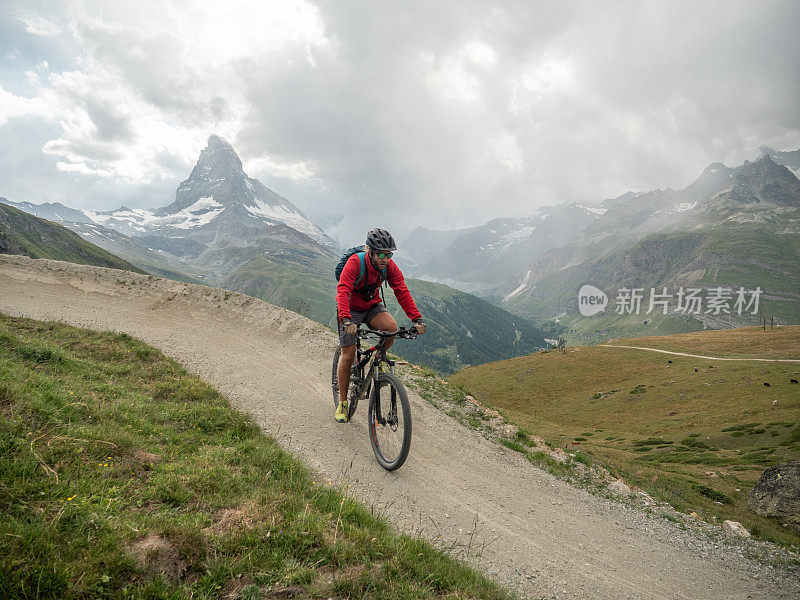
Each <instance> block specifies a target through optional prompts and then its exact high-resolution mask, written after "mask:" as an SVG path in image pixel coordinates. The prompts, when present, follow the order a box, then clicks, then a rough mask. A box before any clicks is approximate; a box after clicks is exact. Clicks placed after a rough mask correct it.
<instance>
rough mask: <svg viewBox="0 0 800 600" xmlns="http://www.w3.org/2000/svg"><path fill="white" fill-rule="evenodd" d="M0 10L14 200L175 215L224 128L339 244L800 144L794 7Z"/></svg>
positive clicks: (342, 5)
mask: <svg viewBox="0 0 800 600" xmlns="http://www.w3.org/2000/svg"><path fill="white" fill-rule="evenodd" d="M11 8H12V10H11V11H10V14H11V15H12V18H11V20H7V21H5V22H3V24H2V27H3V28H4V32H5V33H7V34H8V35H6V36H5V37H6V39H9V40H11V41H12V42H13V43H14V44H15V46H16V47H9V48H5V49H4V51H3V52H2V55H3V56H4V58H3V59H2V60H3V63H2V64H3V70H2V71H0V73H2V79H0V143H3V141H4V140H9V141H10V140H14V141H15V143H18V144H21V147H19V148H17V149H16V150H17V151H18V152H22V153H27V154H28V155H30V156H31V157H33V156H38V157H39V159H38V160H33V159H31V160H25V161H21V160H19V159H18V158H15V159H12V158H10V157H8V156H6V157H5V158H0V175H2V179H0V180H3V181H5V182H7V183H6V185H7V186H8V189H4V190H0V194H2V195H5V196H8V197H10V198H11V199H13V200H32V201H41V200H40V198H41V197H42V196H46V197H47V198H48V199H50V200H62V201H65V202H67V203H71V204H72V205H74V206H82V207H91V208H96V209H107V208H114V207H116V206H118V205H119V204H121V203H122V200H124V201H125V203H127V204H128V205H134V206H158V205H164V204H167V203H168V202H169V201H170V200H171V196H172V195H173V194H174V190H175V187H176V186H177V183H178V182H179V181H180V180H182V179H184V178H185V177H186V176H187V175H188V173H189V170H190V169H191V167H192V165H193V163H194V161H195V160H196V158H197V155H198V154H199V151H200V150H201V149H202V148H203V147H204V145H205V140H206V139H207V137H208V135H209V134H211V133H217V134H219V135H222V136H223V137H225V138H227V139H228V140H229V141H230V142H231V143H232V144H234V147H235V148H236V149H237V151H238V152H239V153H240V155H241V157H242V160H243V162H244V164H245V168H246V169H247V170H248V172H249V174H250V175H251V176H254V177H258V178H260V179H262V181H264V183H265V184H266V185H268V186H269V187H272V188H273V189H275V191H277V192H279V193H281V194H283V195H285V196H287V197H288V198H290V199H291V200H292V201H293V202H294V203H295V204H297V205H298V206H300V207H301V208H302V209H303V210H304V211H305V212H306V213H307V214H309V216H311V217H312V218H315V219H318V220H319V221H320V222H322V223H325V224H328V223H337V225H336V233H337V235H339V236H341V238H342V239H343V240H344V241H346V242H349V241H350V240H352V239H357V238H360V237H362V236H363V232H364V231H365V230H366V229H368V228H370V227H373V226H376V225H380V226H384V227H387V228H390V229H393V230H396V231H397V232H398V233H401V234H402V233H405V232H408V231H410V230H411V229H412V228H413V227H415V226H417V225H425V226H428V227H433V228H449V227H458V226H466V225H472V224H477V223H482V222H485V221H487V220H489V219H491V218H495V217H498V216H511V215H525V214H530V213H532V212H533V211H534V210H535V209H536V208H537V207H539V206H542V205H544V204H553V203H559V202H569V201H583V202H587V201H593V200H601V199H603V198H607V197H612V196H615V195H618V194H621V193H623V192H625V191H627V190H629V189H634V190H648V189H652V188H655V187H666V186H672V187H679V186H683V185H686V184H688V183H689V182H690V181H691V180H692V179H693V178H694V177H696V176H697V175H698V174H699V172H700V171H702V169H703V168H704V167H705V166H706V165H707V164H708V163H710V162H714V161H724V162H727V163H728V164H731V165H735V164H738V163H740V162H741V161H742V160H743V159H745V158H752V157H753V156H754V154H755V152H756V151H757V148H758V147H759V146H764V145H767V146H772V147H776V148H779V149H780V148H782V149H796V148H798V147H800V111H798V110H797V104H796V98H798V97H800V76H799V75H798V69H797V65H799V64H800V37H798V36H797V35H796V33H795V31H794V29H795V24H796V23H797V22H800V4H798V3H796V2H792V1H785V2H784V1H775V2H771V3H770V4H769V10H766V9H764V7H763V6H756V5H753V4H752V3H747V2H743V1H735V2H706V3H650V2H647V3H634V4H631V3H629V2H613V3H596V2H567V3H560V4H559V5H558V6H555V5H553V3H547V2H542V3H521V2H493V3H486V2H477V1H466V2H465V1H461V2H446V1H445V2H437V3H424V2H408V3H395V4H390V3H380V4H378V3H374V2H366V1H364V2H336V3H331V2H322V1H320V2H306V1H299V0H298V1H296V2H274V3H260V4H259V5H257V6H253V5H252V3H249V2H244V1H241V2H238V1H237V2H228V3H224V4H223V3H218V2H210V1H209V2H189V1H188V0H187V1H185V2H181V1H174V2H169V3H166V4H165V3H155V2H151V1H145V2H137V3H133V2H123V3H114V4H111V5H110V4H109V3H106V2H100V1H99V0H87V1H86V2H83V3H80V4H78V3H76V4H72V3H70V4H66V5H64V6H63V7H61V8H60V9H56V10H54V9H52V8H51V4H50V3H45V2H42V3H40V4H36V3H35V2H34V3H31V2H25V3H22V2H17V3H14V2H12V3H11ZM26 73H29V74H30V75H26ZM26 123H27V124H28V125H27V127H29V128H30V134H31V135H30V136H25V135H22V134H20V128H22V130H23V131H24V128H25V126H26V125H25V124H26ZM4 130H5V131H4ZM5 150H6V151H8V149H5ZM6 153H7V152H6ZM20 164H24V166H25V167H24V168H25V170H24V171H22V172H20V170H19V169H20V167H19V165H20ZM34 181H37V182H39V184H38V189H36V186H34V185H32V183H31V182H34ZM137 194H138V195H137ZM13 195H16V197H12V196H13Z"/></svg>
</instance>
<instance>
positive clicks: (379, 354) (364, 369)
mask: <svg viewBox="0 0 800 600" xmlns="http://www.w3.org/2000/svg"><path fill="white" fill-rule="evenodd" d="M370 335H374V336H377V337H379V338H380V340H379V341H378V343H376V344H375V345H374V346H372V347H371V348H367V349H366V350H362V349H361V340H362V338H366V337H368V336H370ZM395 336H396V337H402V338H406V339H413V338H415V337H417V334H416V332H414V331H413V330H408V329H406V328H405V327H400V328H398V330H397V331H394V332H391V333H387V332H385V331H378V330H375V329H360V328H359V331H358V338H357V342H356V358H355V361H353V370H354V371H355V373H353V374H351V376H350V383H351V384H355V387H356V390H357V391H356V393H355V394H354V396H353V397H352V398H351V399H350V400H351V402H354V403H355V405H357V404H358V401H359V400H361V399H363V398H366V397H367V396H369V393H370V390H371V389H372V385H373V384H374V383H375V381H376V380H377V378H378V372H377V366H378V365H380V364H381V363H386V364H387V365H389V373H391V374H392V375H394V366H395V361H393V360H391V359H390V358H389V357H388V356H386V340H388V339H389V338H392V337H395ZM355 405H354V406H353V407H352V409H351V411H352V412H355V408H356V407H355Z"/></svg>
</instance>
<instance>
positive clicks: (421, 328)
mask: <svg viewBox="0 0 800 600" xmlns="http://www.w3.org/2000/svg"><path fill="white" fill-rule="evenodd" d="M411 331H413V332H414V333H416V334H417V335H422V334H423V333H425V332H426V331H428V326H427V325H425V322H424V321H423V320H422V319H414V325H413V326H412V327H411Z"/></svg>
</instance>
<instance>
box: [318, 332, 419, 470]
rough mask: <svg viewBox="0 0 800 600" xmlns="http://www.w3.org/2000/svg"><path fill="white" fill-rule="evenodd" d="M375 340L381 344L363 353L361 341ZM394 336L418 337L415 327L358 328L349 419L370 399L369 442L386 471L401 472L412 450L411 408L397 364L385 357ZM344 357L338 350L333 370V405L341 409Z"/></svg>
mask: <svg viewBox="0 0 800 600" xmlns="http://www.w3.org/2000/svg"><path fill="white" fill-rule="evenodd" d="M372 336H374V337H377V338H379V339H380V341H379V342H378V343H377V344H375V345H374V346H372V347H371V348H368V349H367V350H362V349H361V340H362V339H367V338H369V337H372ZM395 336H397V337H401V338H405V339H409V340H410V339H414V338H415V337H417V334H416V332H415V331H414V329H413V327H412V328H411V329H406V328H405V327H400V328H398V330H397V331H395V332H392V333H386V332H384V331H377V330H374V329H361V328H360V327H359V330H358V338H357V345H356V357H355V360H354V361H353V367H352V368H351V370H350V390H349V403H348V409H349V414H348V419H352V418H353V415H354V414H355V411H356V407H357V406H358V401H359V400H363V399H364V398H366V397H367V396H369V408H368V409H367V422H368V423H369V441H370V443H371V445H372V451H373V452H374V453H375V458H377V459H378V464H380V466H382V467H383V468H384V469H386V470H387V471H394V470H395V469H399V468H400V467H401V466H402V464H403V463H404V462H405V460H406V458H407V457H408V451H409V449H410V448H411V407H410V405H409V403H408V394H407V393H406V388H405V386H404V385H403V383H402V382H401V381H400V379H398V378H397V377H396V376H395V374H394V366H395V361H393V360H391V359H389V358H388V357H387V356H386V341H387V340H388V339H389V338H393V337H395ZM341 353H342V349H341V348H339V347H337V348H336V351H335V352H334V354H333V367H332V368H331V387H332V388H333V403H334V405H336V406H338V405H339V374H338V371H339V357H340V356H341Z"/></svg>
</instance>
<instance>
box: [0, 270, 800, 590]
mask: <svg viewBox="0 0 800 600" xmlns="http://www.w3.org/2000/svg"><path fill="white" fill-rule="evenodd" d="M0 311H3V312H6V313H10V314H14V315H23V316H27V317H32V318H36V319H49V320H57V321H63V322H66V323H71V324H74V325H79V326H85V327H91V328H95V329H111V330H115V331H122V332H126V333H129V334H131V335H134V336H137V337H139V338H141V339H143V340H145V341H146V342H148V343H149V344H152V345H153V346H156V347H158V348H160V349H161V350H162V351H164V352H165V353H166V354H168V355H170V356H172V357H174V358H176V359H177V360H179V361H180V362H181V363H182V364H183V365H185V366H186V367H187V368H188V369H189V370H191V371H192V372H194V373H197V374H198V375H200V376H201V377H203V378H204V379H205V380H206V381H208V382H209V383H211V384H212V385H214V386H215V387H216V388H217V389H219V390H220V391H221V392H222V393H223V394H225V395H226V396H227V397H228V398H229V399H230V401H231V402H232V404H233V405H234V406H235V407H237V408H238V409H240V410H242V411H245V412H248V413H250V414H251V415H253V416H254V418H255V419H256V420H257V421H258V423H259V424H260V425H261V426H262V427H263V428H264V430H265V431H266V432H268V433H269V434H271V435H272V436H273V437H275V438H276V439H278V441H279V442H280V443H281V444H282V445H283V446H284V447H285V448H287V449H289V450H290V451H291V452H293V453H294V454H295V455H297V456H299V457H301V458H302V459H303V460H304V461H306V463H307V464H308V465H309V466H311V468H313V469H315V470H316V471H317V472H318V473H319V475H320V480H319V481H320V482H327V481H328V480H330V481H332V482H333V483H332V485H337V486H341V487H342V488H343V489H345V490H348V491H351V492H352V493H353V494H354V495H355V496H357V497H358V498H359V499H360V500H362V501H363V502H364V503H365V504H366V505H367V506H372V507H374V509H375V510H376V511H379V512H381V513H383V514H384V515H385V516H386V517H387V518H388V519H389V520H390V521H391V522H393V523H394V524H395V525H396V526H397V527H398V528H399V529H401V530H403V531H406V532H409V533H411V534H420V535H423V536H425V537H426V538H428V539H430V540H432V541H433V542H435V543H436V544H438V545H441V546H443V547H447V548H449V549H450V551H451V552H452V553H453V554H455V555H456V556H459V557H462V558H464V559H466V560H468V561H470V562H472V563H473V564H475V565H477V566H478V567H480V568H482V569H483V570H485V571H486V572H488V573H489V574H491V575H492V576H493V577H494V578H495V579H496V580H498V581H499V582H500V583H502V584H504V585H506V586H508V587H510V588H512V589H514V590H516V591H518V592H520V593H521V594H522V595H524V596H529V597H535V598H539V597H545V598H591V599H606V598H607V599H614V600H617V599H623V598H630V599H670V600H672V599H677V598H686V599H698V598H710V599H711V598H713V599H731V598H795V599H796V598H800V578H798V577H797V574H796V573H790V572H788V571H784V570H782V569H779V568H772V567H769V566H766V565H764V564H761V563H759V562H757V561H754V560H751V559H749V558H746V557H745V555H744V550H743V548H744V546H742V545H741V544H740V543H739V542H736V541H733V540H731V541H730V542H728V541H722V542H721V541H719V540H720V539H719V538H714V537H709V536H706V535H703V534H702V533H698V532H696V531H691V530H689V531H684V530H682V529H680V528H679V527H678V526H677V525H676V524H674V523H672V522H670V521H668V520H666V519H663V518H658V517H654V516H649V515H647V514H646V513H645V512H643V511H642V510H640V509H635V508H631V507H628V506H626V505H624V504H620V503H617V502H614V501H611V500H607V499H604V498H600V497H597V496H593V495H591V494H589V493H587V492H584V491H583V490H580V489H577V488H575V487H572V486H570V485H569V484H567V483H565V482H563V481H560V480H558V479H556V478H554V477H552V476H551V475H549V474H548V473H546V472H544V471H541V470H539V469H537V468H535V467H533V466H532V465H531V464H530V463H528V462H527V461H526V460H524V459H523V458H522V457H521V455H520V454H518V453H516V452H513V451H510V450H507V449H505V448H504V447H502V446H500V445H499V444H496V443H492V442H489V441H488V440H486V439H485V438H483V437H482V436H481V435H480V434H478V433H476V432H474V431H471V430H469V429H467V428H465V427H463V426H462V425H460V424H459V423H457V422H456V421H455V420H453V419H452V418H450V417H448V416H446V415H444V414H443V413H441V412H439V411H438V410H436V409H435V408H433V407H432V406H431V405H430V404H428V403H427V402H425V401H424V400H422V399H421V398H420V397H419V396H418V395H417V394H416V393H413V392H410V399H411V405H412V414H413V418H414V438H413V441H412V447H411V454H410V456H409V459H408V461H407V462H406V464H405V465H404V466H403V467H402V468H401V469H400V470H399V471H397V472H394V473H387V472H385V471H383V469H381V468H380V467H379V466H378V465H377V463H376V462H375V459H374V457H373V455H372V451H371V449H370V445H369V440H368V437H367V426H366V422H365V414H366V410H365V408H364V409H363V410H362V407H359V411H358V413H357V414H356V416H355V418H354V420H353V422H351V423H349V424H347V425H338V424H336V423H335V422H334V421H333V418H332V417H333V415H332V412H333V409H332V401H331V392H330V383H329V377H330V361H331V357H332V354H333V350H334V348H335V345H336V344H337V338H336V335H335V334H334V333H333V332H332V331H330V330H328V329H326V328H324V327H322V326H321V325H318V324H316V323H314V322H312V321H309V320H308V319H305V318H303V317H301V316H299V315H297V314H295V313H292V312H289V311H286V310H284V309H282V308H278V307H275V306H273V305H270V304H267V303H265V302H262V301H260V300H255V299H253V298H250V297H248V296H244V295H242V294H237V293H233V292H226V291H224V290H218V289H215V288H208V287H204V286H199V285H188V284H183V283H178V282H174V281H169V280H163V279H159V278H155V277H148V276H140V275H135V274H131V273H127V272H122V271H115V270H111V269H103V268H99V267H87V266H82V265H74V264H69V263H62V262H55V261H45V260H36V261H34V260H31V259H28V258H25V257H17V256H7V255H0ZM398 343H401V342H398ZM405 343H413V342H405Z"/></svg>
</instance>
